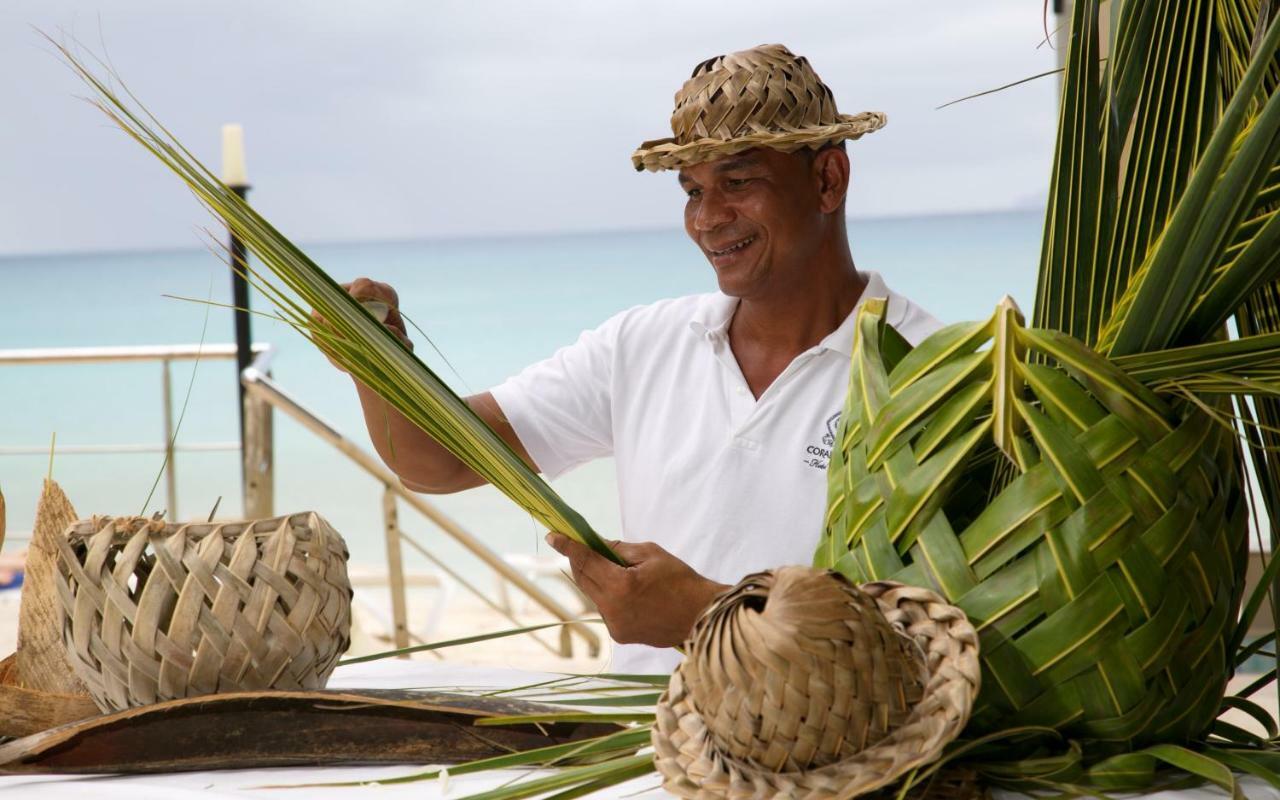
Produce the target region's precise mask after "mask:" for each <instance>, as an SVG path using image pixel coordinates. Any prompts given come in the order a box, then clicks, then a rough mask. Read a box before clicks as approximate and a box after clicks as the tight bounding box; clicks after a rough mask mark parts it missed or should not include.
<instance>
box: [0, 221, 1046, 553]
mask: <svg viewBox="0 0 1280 800" xmlns="http://www.w3.org/2000/svg"><path fill="white" fill-rule="evenodd" d="M1040 229H1041V216H1040V214H1039V213H1034V212H1018V213H1001V214H982V215H970V216H946V217H928V218H897V219H878V220H856V221H853V222H851V225H850V240H851V242H852V244H853V251H854V257H855V260H856V261H857V263H858V265H859V267H860V268H862V269H873V270H876V271H879V272H880V273H882V274H883V275H884V276H885V279H886V281H887V282H888V284H889V285H890V286H891V287H893V288H894V289H895V290H897V291H899V292H902V293H904V294H906V295H908V296H909V297H911V298H912V299H914V300H916V301H917V302H919V303H920V304H922V305H923V306H925V307H926V308H928V309H929V310H930V311H931V312H932V313H933V314H934V315H935V316H937V317H939V318H941V319H942V320H943V321H946V322H951V321H957V320H961V319H968V318H975V319H976V318H980V317H985V316H987V315H988V314H990V313H991V309H992V308H993V307H994V305H995V303H996V302H997V301H998V300H999V299H1000V297H1001V296H1002V295H1004V294H1006V293H1008V294H1012V295H1013V296H1014V298H1015V299H1016V300H1017V301H1018V302H1019V304H1021V306H1022V307H1023V309H1024V310H1025V311H1027V312H1028V313H1029V312H1030V308H1031V301H1032V296H1033V293H1034V280H1035V270H1036V261H1037V253H1038V250H1039V245H1040ZM305 249H307V251H308V252H309V254H310V255H311V256H312V257H313V258H314V259H315V260H316V261H317V262H318V263H320V264H321V265H323V266H324V267H325V268H326V269H327V270H328V271H329V272H330V274H332V275H333V276H334V277H336V278H338V279H339V280H345V279H350V278H353V277H356V276H359V275H367V276H371V277H375V278H378V279H381V280H385V281H388V282H390V283H391V284H393V285H394V286H396V287H397V288H398V290H399V292H400V297H401V304H402V306H403V307H404V308H405V309H406V311H407V312H408V314H409V315H410V316H411V317H412V318H413V319H414V321H416V322H417V323H418V325H420V326H421V327H422V328H423V329H424V330H425V331H426V332H427V333H428V334H429V335H430V336H431V338H432V339H433V340H434V342H435V344H436V345H437V346H438V347H439V348H440V350H441V351H442V352H443V353H444V354H445V355H446V356H447V357H448V359H449V362H450V363H451V364H452V365H453V367H454V368H456V370H457V374H456V375H455V374H454V373H453V372H452V371H451V370H450V368H449V367H447V366H445V365H443V364H442V363H440V360H439V358H437V357H435V356H434V354H433V353H431V352H430V348H429V347H425V346H422V345H419V347H418V351H419V353H425V354H426V355H427V360H428V362H429V363H431V364H432V366H433V367H435V368H436V369H437V370H438V371H439V373H440V374H441V375H442V377H444V378H445V379H446V380H448V381H449V382H450V383H451V384H452V385H453V386H454V387H455V388H456V389H458V390H459V391H461V392H463V393H466V392H468V391H479V390H482V389H484V388H486V387H488V386H490V385H492V384H494V383H497V382H498V381H500V380H502V379H503V378H504V377H506V376H507V375H509V374H511V373H513V372H515V371H517V370H519V369H520V368H521V367H522V366H524V365H526V364H528V363H530V362H532V361H534V360H536V359H539V358H542V357H545V356H547V355H549V354H551V353H552V352H554V350H555V349H556V348H557V347H559V346H561V345H564V344H567V343H569V342H572V341H573V340H574V339H575V338H576V337H577V335H578V333H579V332H580V331H581V330H583V329H584V328H588V327H594V326H595V325H597V324H599V323H600V322H602V321H603V320H604V319H606V318H607V317H608V316H610V315H611V314H613V313H614V312H616V311H619V310H621V309H623V308H626V307H628V306H631V305H635V304H638V303H645V302H650V301H653V300H657V299H660V298H664V297H671V296H675V295H681V294H687V293H692V292H703V291H710V290H712V289H714V286H715V283H714V279H713V277H712V273H711V268H710V267H709V266H708V265H707V264H706V263H705V261H704V260H703V259H702V257H701V255H700V254H699V253H698V252H697V251H696V250H695V248H694V247H693V245H692V244H690V243H689V242H688V241H687V239H686V238H685V236H684V234H683V233H682V232H680V231H676V230H672V231H657V232H642V233H601V234H591V235H573V236H539V237H521V238H502V239H487V240H482V239H465V240H447V241H420V242H380V243H360V244H341V245H315V246H312V247H307V248H305ZM0 281H3V286H4V287H5V289H4V293H3V299H0V349H9V348H28V347H80V346H104V345H133V344H174V343H195V342H197V341H199V340H200V336H201V330H202V326H203V324H204V319H205V313H206V312H205V307H204V306H202V305H199V304H193V303H186V302H181V301H177V300H171V299H166V298H164V297H162V295H164V294H173V295H185V296H189V297H198V298H205V297H209V296H210V295H212V298H213V299H214V300H215V301H218V302H226V301H227V299H228V297H229V286H228V284H229V279H228V277H227V274H226V267H225V266H223V265H222V264H221V263H220V262H219V261H218V260H217V259H216V258H215V257H214V256H213V255H211V254H209V253H208V252H206V251H204V250H200V249H197V245H196V244H195V243H193V248H192V249H191V250H188V251H172V252H145V253H110V254H75V255H49V256H36V257H28V256H22V257H8V258H4V257H0ZM211 285H212V292H211ZM254 303H255V309H263V310H265V309H266V308H267V304H266V302H265V301H264V300H263V299H262V298H255V300H254ZM208 316H209V319H208V325H209V327H208V331H207V334H206V341H207V342H209V343H214V342H229V341H232V338H233V337H232V322H231V315H230V312H228V311H225V310H222V309H213V310H212V311H211V312H210V313H209V315H208ZM254 335H255V338H256V339H257V340H258V341H266V342H270V343H272V344H273V345H275V346H276V348H277V355H276V358H275V362H274V372H275V377H276V379H277V380H278V382H279V383H280V384H281V385H282V386H283V387H284V388H285V389H286V390H288V391H289V392H291V393H292V394H293V395H294V396H295V397H297V398H298V399H299V400H300V401H301V402H302V403H303V404H305V405H306V406H307V407H309V408H310V409H311V410H312V411H313V412H315V413H316V414H318V415H319V416H321V417H323V418H324V419H326V420H327V421H329V422H330V423H331V424H333V425H334V426H335V427H337V428H338V429H339V430H341V431H343V432H344V433H347V434H348V435H349V436H351V437H352V438H354V439H356V440H357V441H358V442H360V443H361V444H362V445H365V446H366V447H367V446H368V440H367V436H366V434H365V432H364V425H363V422H362V419H361V416H360V410H359V405H358V403H357V402H356V398H355V393H354V390H353V389H352V387H351V385H350V381H349V379H347V378H346V377H345V376H343V375H341V374H339V373H337V372H336V371H335V370H333V369H332V368H331V367H329V365H328V364H327V362H325V361H324V359H323V358H322V357H321V356H320V355H319V354H318V353H317V352H316V351H314V349H313V348H312V347H311V346H310V345H309V344H307V343H306V342H305V341H304V340H303V339H302V338H301V337H299V336H298V335H297V334H296V333H294V332H293V331H292V330H290V329H288V328H287V327H285V326H283V325H281V324H278V323H273V322H271V321H269V320H261V319H257V320H255V321H254ZM415 338H419V337H417V335H416V334H415ZM173 375H174V394H175V405H180V404H181V401H182V397H183V395H184V393H185V392H186V389H187V386H188V382H189V381H190V380H191V377H192V367H191V366H190V365H189V364H179V365H176V366H175V367H174V371H173ZM0 412H2V413H0V446H4V447H16V446H40V445H46V444H47V443H48V441H49V437H50V433H51V432H53V431H56V432H57V436H58V442H59V443H61V444H78V445H82V444H110V443H123V442H147V443H159V442H160V441H161V440H162V411H161V401H160V366H159V365H158V364H155V363H145V364H104V365H68V366H0ZM175 413H176V409H175ZM236 420H237V418H236V414H235V374H234V367H233V365H232V363H231V362H227V361H220V362H207V363H203V364H201V365H199V367H198V368H197V369H196V370H195V377H194V382H193V383H192V393H191V400H190V403H189V405H188V406H187V410H186V417H185V421H184V422H183V425H182V429H181V433H180V436H179V441H180V442H190V443H195V442H208V441H231V440H234V439H235V438H236V436H237V433H236V430H237V421H236ZM275 441H276V510H277V512H286V511H298V510H304V509H315V510H318V511H320V512H321V513H322V514H324V515H325V516H326V517H327V518H328V519H329V520H330V521H331V522H333V523H334V525H335V527H337V528H338V530H339V531H341V532H342V533H343V534H344V535H345V536H346V538H347V541H348V543H349V544H350V546H351V549H352V552H353V559H354V560H357V561H363V562H381V561H382V559H383V550H382V543H381V528H380V511H379V508H380V505H379V499H380V490H379V487H378V485H377V484H376V482H374V481H373V480H372V479H370V478H368V477H366V476H365V475H364V473H362V472H361V471H359V470H358V469H357V468H355V467H354V466H352V465H351V464H350V463H349V462H347V461H346V460H345V459H344V458H343V457H341V456H340V455H338V454H337V453H336V452H335V451H333V450H331V449H330V448H329V447H328V446H327V445H325V444H323V443H321V442H319V441H318V440H317V439H315V438H314V437H312V436H311V435H310V434H309V433H307V432H306V431H305V430H304V429H302V428H301V427H300V426H298V425H297V424H295V423H293V422H292V421H291V420H288V419H283V418H281V417H279V416H277V423H276V440H275ZM237 458H238V456H237V455H236V454H234V453H180V454H179V457H178V460H177V463H176V469H177V474H178V488H179V492H178V513H179V517H180V518H183V519H190V518H195V517H199V518H203V517H205V516H207V515H208V513H209V510H210V509H211V508H212V507H213V504H214V502H215V501H216V500H217V498H218V497H219V496H221V497H222V498H223V499H222V505H221V506H220V508H219V512H218V514H219V516H220V517H225V516H232V515H235V514H238V513H239V506H240V498H239V488H238V487H239V466H238V461H237ZM160 459H161V456H159V455H158V454H137V455H111V456H107V455H62V456H58V457H57V458H56V459H55V462H54V477H55V478H57V479H58V480H59V482H60V483H61V484H62V485H63V487H64V488H65V489H66V490H67V492H68V494H69V495H70V497H71V499H72V501H73V503H74V504H75V505H76V507H77V510H78V511H79V512H80V513H81V514H82V515H88V514H92V513H104V514H105V513H110V514H126V513H129V514H132V513H137V512H138V511H139V510H140V509H141V507H142V504H143V501H144V499H145V498H146V496H147V493H148V491H149V489H150V487H151V484H152V481H153V480H154V479H155V476H156V474H157V472H158V470H159V468H160ZM47 460H48V459H47V456H45V455H7V456H5V455H0V490H3V492H4V494H5V496H6V498H7V500H8V505H9V527H10V529H11V530H18V531H24V530H29V529H30V526H31V518H32V516H33V513H34V505H35V500H36V497H37V496H38V493H39V488H40V479H41V478H42V477H43V475H44V473H45V471H46V469H47ZM556 487H557V488H558V489H559V490H560V491H561V492H562V493H563V494H564V495H565V496H566V498H567V499H568V500H569V501H570V503H572V504H573V505H575V507H577V508H578V510H579V511H581V512H582V513H583V514H584V515H585V516H586V517H587V519H588V520H590V521H591V522H592V523H593V524H594V525H595V527H596V528H597V529H598V530H600V531H601V532H602V533H604V534H606V535H611V534H614V533H615V532H616V530H617V524H618V523H617V509H616V500H615V496H614V491H615V490H614V485H613V471H612V467H611V465H610V464H609V463H608V462H601V463H598V464H593V465H588V466H587V467H584V468H582V469H580V470H578V471H576V472H574V473H571V474H570V475H567V476H565V477H564V478H562V479H560V480H559V481H557V483H556ZM163 497H164V492H163V486H161V488H160V489H158V490H157V497H156V499H155V500H153V502H152V504H151V507H150V508H151V510H155V509H157V508H160V507H162V506H163V505H164V499H163ZM435 502H437V504H438V505H439V506H441V507H442V508H443V509H444V510H445V511H446V513H448V514H450V515H451V516H453V517H454V518H455V519H457V520H458V521H459V522H461V523H462V524H463V525H464V526H465V527H467V528H469V529H471V530H472V531H474V532H475V533H477V534H478V535H480V536H482V537H483V538H485V539H486V540H487V541H489V542H490V543H491V544H492V545H493V546H494V547H495V548H496V549H498V550H500V551H504V552H508V551H530V550H533V549H534V548H535V547H537V546H538V545H539V544H540V543H541V534H540V531H539V530H538V528H537V527H536V526H535V525H534V523H533V522H532V521H530V520H529V518H528V517H527V516H525V515H523V514H521V513H520V512H519V511H518V510H516V509H515V508H514V506H512V505H511V503H510V502H509V501H507V500H506V499H505V498H504V497H502V496H501V495H500V494H498V493H497V492H496V491H494V490H492V489H488V488H483V489H477V490H473V491H470V492H464V493H461V494H458V495H453V496H448V497H442V498H438V499H436V500H435ZM402 523H403V525H404V527H405V528H406V530H408V531H409V532H410V533H414V534H417V535H419V536H420V538H421V539H422V540H423V541H424V542H425V543H426V544H427V545H428V546H429V547H432V548H433V549H437V550H438V552H439V553H440V554H442V555H444V556H445V557H453V556H455V555H456V554H457V553H458V550H457V548H456V547H455V546H453V545H452V544H451V543H449V542H447V541H446V540H445V538H444V537H443V535H442V534H440V533H438V532H437V531H435V530H434V529H433V528H432V527H431V526H430V525H429V523H427V522H425V521H424V520H422V519H420V518H418V517H417V516H416V515H413V514H410V513H408V512H407V511H406V510H402ZM12 546H13V545H12V544H11V545H9V546H8V547H7V548H6V549H8V548H9V547H12ZM458 563H459V565H460V566H461V567H462V568H463V569H464V571H468V572H471V571H472V570H473V567H469V566H468V562H467V561H466V560H465V559H463V560H459V561H458Z"/></svg>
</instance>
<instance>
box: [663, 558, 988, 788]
mask: <svg viewBox="0 0 1280 800" xmlns="http://www.w3.org/2000/svg"><path fill="white" fill-rule="evenodd" d="M859 589H861V590H862V591H863V592H865V593H867V594H869V595H871V596H872V597H874V598H875V600H876V602H877V603H878V604H879V606H880V609H881V610H882V611H883V612H884V614H885V617H886V619H888V620H889V622H890V623H897V624H900V625H902V626H903V628H904V629H905V630H906V631H907V633H908V634H910V635H912V636H913V637H915V639H916V640H917V642H919V643H920V645H921V647H922V649H923V650H924V653H925V657H926V660H927V663H928V666H929V680H928V682H927V683H926V684H925V689H924V696H923V697H922V698H921V700H920V702H919V703H918V704H916V706H915V707H914V708H913V709H912V711H911V714H910V715H909V716H908V718H907V719H906V720H905V721H904V722H903V724H902V725H901V726H900V727H898V728H897V729H895V730H894V731H893V732H891V733H890V734H888V735H887V736H885V737H884V738H883V739H880V740H879V741H877V742H876V743H875V744H873V745H871V746H870V747H868V748H866V749H865V750H863V751H861V752H859V753H858V754H857V755H855V756H853V757H851V758H847V759H845V760H843V761H838V762H836V763H834V764H828V765H826V766H823V767H818V768H816V769H810V770H805V771H796V772H773V771H770V770H766V769H763V768H761V767H759V766H757V765H755V764H752V763H749V762H744V761H740V760H738V759H735V758H733V757H732V756H730V755H729V754H727V753H725V752H724V751H723V750H722V749H721V748H720V747H719V746H718V745H717V744H716V742H715V740H714V739H713V737H712V735H711V733H710V731H709V730H708V728H707V726H706V724H705V723H704V722H703V719H702V717H701V715H699V714H698V713H697V711H696V709H694V707H693V701H692V699H691V697H690V696H689V695H688V694H687V693H686V692H685V687H684V684H683V682H682V680H681V677H680V671H679V670H677V671H676V673H675V674H674V675H673V676H672V677H671V683H670V685H669V686H668V688H667V691H666V692H665V693H664V694H663V697H662V699H661V700H660V701H659V703H658V709H657V711H658V713H657V724H656V725H655V726H654V728H653V735H652V741H653V747H654V763H655V764H656V766H657V768H658V771H659V772H660V773H661V774H662V776H663V786H664V788H666V789H667V791H669V792H672V793H674V794H676V795H678V796H680V797H686V798H706V799H707V800H711V799H712V798H723V797H736V798H748V797H750V798H757V797H758V798H767V797H776V796H786V797H793V798H803V797H815V798H816V797H839V798H852V797H857V796H860V795H863V794H866V793H868V792H872V791H875V790H876V789H880V788H883V787H885V786H887V785H889V784H891V783H893V782H895V781H896V780H898V779H899V778H900V777H902V776H903V775H904V774H906V773H907V772H909V771H910V770H912V769H915V768H916V767H920V766H923V765H926V764H929V763H931V762H933V761H934V760H936V759H937V758H938V756H940V755H941V754H942V750H943V748H944V747H945V746H946V745H947V744H948V743H949V742H951V741H952V740H953V739H955V738H956V737H957V736H959V734H960V731H961V730H963V728H964V726H965V724H966V723H967V722H968V720H969V714H970V712H971V711H972V710H973V703H974V700H975V698H976V697H977V695H978V688H979V685H980V667H979V661H978V635H977V632H976V631H975V630H974V628H973V625H972V624H971V623H970V622H969V620H968V618H967V617H966V616H965V615H964V612H963V611H961V610H960V609H958V608H956V607H955V606H951V605H949V604H948V603H946V601H945V600H943V599H942V598H941V597H940V596H939V595H937V594H935V593H934V592H931V591H929V590H927V589H921V588H919V587H915V586H904V585H902V584H898V583H893V582H891V581H878V582H876V583H868V584H863V585H862V586H860V587H859Z"/></svg>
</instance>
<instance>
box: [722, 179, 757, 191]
mask: <svg viewBox="0 0 1280 800" xmlns="http://www.w3.org/2000/svg"><path fill="white" fill-rule="evenodd" d="M750 182H751V179H750V178H730V179H729V180H727V181H725V183H726V184H727V185H728V186H729V188H730V189H738V188H741V187H743V186H746V185H747V184H748V183H750Z"/></svg>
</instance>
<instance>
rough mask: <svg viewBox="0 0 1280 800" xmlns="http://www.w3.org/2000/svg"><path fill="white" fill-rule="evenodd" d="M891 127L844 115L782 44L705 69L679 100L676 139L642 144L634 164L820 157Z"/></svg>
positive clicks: (715, 61) (874, 118)
mask: <svg viewBox="0 0 1280 800" xmlns="http://www.w3.org/2000/svg"><path fill="white" fill-rule="evenodd" d="M885 122H886V117H885V115H884V114H882V113H880V112H878V111H865V112H863V113H861V114H854V115H849V114H841V113H839V112H838V111H836V101H835V98H834V97H833V96H832V94H831V90H830V89H829V88H827V85H826V84H825V83H823V82H822V81H821V79H819V78H818V75H817V73H815V72H814V71H813V67H811V66H809V62H808V60H807V59H805V58H804V57H803V56H797V55H795V54H794V53H792V52H791V51H790V50H788V49H787V48H785V47H783V46H782V45H780V44H765V45H760V46H759V47H753V48H751V49H750V50H742V51H740V52H737V53H730V54H729V55H727V56H716V57H715V58H709V59H707V60H706V61H703V62H702V63H701V64H699V65H698V66H697V67H696V68H695V69H694V70H693V77H691V78H689V80H687V81H685V83H684V86H682V87H680V91H678V92H676V108H675V111H674V112H672V114H671V132H672V134H674V135H673V136H671V137H669V138H665V139H655V140H652V141H648V142H645V143H643V144H641V145H640V147H639V149H637V150H636V151H635V152H634V153H632V155H631V163H632V164H634V165H635V168H636V169H637V170H645V169H647V170H651V171H654V172H656V171H658V170H664V169H679V168H680V167H685V166H689V165H691V164H698V163H701V162H704V161H711V160H713V159H717V158H723V157H724V156H729V155H733V154H734V153H741V152H742V151H744V150H750V149H752V148H755V147H769V148H772V149H774V150H782V151H783V152H787V153H792V152H795V151H796V150H799V149H801V148H802V147H808V148H812V149H817V148H819V147H822V146H824V145H827V144H833V143H835V142H840V141H844V140H845V139H857V138H859V137H861V136H862V135H863V134H865V133H871V132H872V131H875V130H879V129H880V128H882V127H884V124H885Z"/></svg>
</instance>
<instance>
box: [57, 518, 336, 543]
mask: <svg viewBox="0 0 1280 800" xmlns="http://www.w3.org/2000/svg"><path fill="white" fill-rule="evenodd" d="M312 517H319V514H318V512H315V511H298V512H294V513H292V514H281V515H279V516H276V517H268V518H265V519H256V520H231V521H224V522H219V521H216V520H215V521H213V522H163V524H162V525H161V526H160V527H158V528H156V529H154V533H155V534H156V535H158V536H171V535H173V534H174V533H177V532H178V531H179V530H181V529H184V528H185V529H186V533H187V535H188V536H190V537H192V538H194V539H197V540H198V539H202V538H204V537H205V536H208V535H209V534H210V533H213V532H214V531H217V532H219V533H220V534H222V536H223V537H224V538H234V537H238V536H241V535H243V534H244V533H245V532H246V530H247V531H248V532H251V533H254V534H259V533H261V534H266V533H271V532H272V531H274V530H275V529H277V528H279V527H280V525H281V524H282V523H284V522H285V521H288V522H289V523H291V524H293V523H295V521H296V522H306V521H309V520H310V519H311V518H312ZM321 518H322V517H321ZM122 519H123V520H128V521H130V522H131V523H133V522H137V521H144V520H146V518H145V517H118V516H109V515H95V516H92V517H86V518H84V519H78V520H76V521H75V522H73V523H71V525H70V526H69V527H68V528H67V530H66V534H65V535H66V537H67V539H69V540H71V541H73V542H79V541H83V540H85V539H89V538H91V537H93V536H96V535H97V534H98V532H99V531H101V530H102V529H103V528H104V527H106V526H107V525H108V524H112V523H115V522H117V521H119V520H122ZM322 519H323V518H322ZM135 532H136V529H134V528H132V527H130V528H126V529H120V530H117V532H116V534H117V535H118V536H121V537H123V538H128V537H131V536H133V534H134V533H135ZM295 533H297V534H298V535H299V537H300V538H302V539H304V540H308V539H310V537H311V536H312V535H314V531H313V530H312V529H311V527H310V526H308V525H301V526H300V529H299V530H298V531H295Z"/></svg>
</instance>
